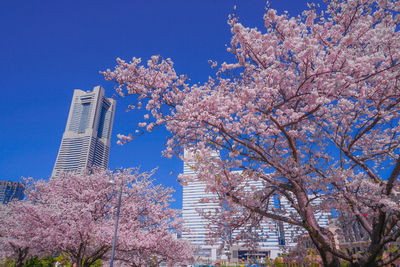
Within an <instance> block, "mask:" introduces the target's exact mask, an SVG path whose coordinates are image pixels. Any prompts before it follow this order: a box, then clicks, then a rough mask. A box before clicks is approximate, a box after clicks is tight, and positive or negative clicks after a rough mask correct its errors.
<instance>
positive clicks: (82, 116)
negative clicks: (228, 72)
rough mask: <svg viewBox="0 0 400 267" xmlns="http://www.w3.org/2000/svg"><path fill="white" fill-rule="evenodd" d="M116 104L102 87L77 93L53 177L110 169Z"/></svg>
mask: <svg viewBox="0 0 400 267" xmlns="http://www.w3.org/2000/svg"><path fill="white" fill-rule="evenodd" d="M115 104H116V101H115V100H114V99H111V98H106V97H105V95H104V89H103V88H102V87H101V86H96V87H94V88H93V91H86V92H85V91H82V90H74V94H73V97H72V102H71V107H70V110H69V114H68V120H67V125H66V127H65V131H64V134H63V137H62V141H61V145H60V149H59V151H58V155H57V160H56V163H55V165H54V169H53V173H52V177H56V176H59V175H60V173H62V172H83V171H85V170H87V169H90V168H92V167H99V168H101V169H107V167H108V158H109V153H110V140H111V130H112V125H113V120H114V114H115Z"/></svg>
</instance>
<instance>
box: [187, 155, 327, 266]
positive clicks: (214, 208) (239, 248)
mask: <svg viewBox="0 0 400 267" xmlns="http://www.w3.org/2000/svg"><path fill="white" fill-rule="evenodd" d="M188 153H190V152H188V151H185V158H187V156H188ZM214 156H216V155H214ZM237 173H238V174H239V173H240V171H238V172H237ZM183 174H184V175H185V176H186V177H192V178H191V179H189V180H190V181H189V182H186V183H184V185H183V201H182V217H183V220H184V228H185V229H186V230H185V231H184V232H183V234H182V238H183V239H186V240H188V241H189V242H190V243H191V244H192V245H193V246H195V247H196V248H197V252H196V255H195V256H196V257H195V258H197V259H201V260H202V261H203V262H204V263H212V262H215V261H218V260H229V261H231V262H235V261H236V262H237V261H240V260H245V259H247V258H251V257H253V256H254V257H257V258H261V257H263V258H276V257H278V256H279V255H280V254H282V253H284V252H286V249H288V248H290V247H293V246H295V245H296V242H295V238H296V236H298V235H301V234H304V233H305V232H304V230H301V229H299V228H298V227H295V226H293V225H290V224H288V223H285V222H279V221H274V220H271V219H267V218H265V219H264V220H263V222H261V225H260V228H259V229H257V230H255V231H254V236H257V238H258V242H257V243H258V247H257V249H256V250H254V248H250V247H248V246H246V245H245V242H241V241H239V242H238V243H236V244H231V245H230V247H225V248H224V249H221V248H220V245H221V242H219V243H218V242H216V243H215V244H214V245H210V244H209V243H208V241H210V240H209V239H208V233H209V230H208V229H209V227H210V226H211V228H212V227H215V226H214V225H213V224H212V223H211V222H210V221H208V220H207V219H205V218H204V217H203V216H202V215H201V214H200V213H202V212H219V211H221V207H220V205H219V201H218V198H217V196H216V195H214V194H213V193H209V192H207V191H206V184H205V183H204V182H202V181H199V180H198V179H196V171H195V163H193V162H184V169H183ZM246 187H248V190H259V189H262V188H264V186H263V184H262V182H261V181H248V182H247V186H246ZM245 190H246V189H245ZM203 198H208V199H210V200H211V201H207V202H206V203H203V202H201V201H200V200H201V199H203ZM271 203H273V206H274V208H275V210H276V211H277V212H286V213H291V212H294V209H293V208H292V207H291V206H290V204H289V202H288V201H287V199H285V198H282V197H278V196H277V195H275V196H273V197H271ZM238 216H240V214H239V215H238ZM317 219H318V221H319V223H320V225H321V226H323V227H327V226H328V213H317ZM241 230H243V229H236V230H233V231H232V232H231V233H230V235H231V239H232V240H233V239H234V238H235V237H236V236H237V235H238V234H239V233H240V231H241ZM227 231H229V230H227ZM227 255H229V256H227Z"/></svg>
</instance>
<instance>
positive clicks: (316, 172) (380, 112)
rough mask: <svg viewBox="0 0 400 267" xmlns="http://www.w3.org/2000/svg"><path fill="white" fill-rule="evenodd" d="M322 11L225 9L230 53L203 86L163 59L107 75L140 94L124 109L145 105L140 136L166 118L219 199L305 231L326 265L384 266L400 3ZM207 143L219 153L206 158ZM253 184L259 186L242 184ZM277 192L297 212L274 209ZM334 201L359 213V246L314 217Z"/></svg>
mask: <svg viewBox="0 0 400 267" xmlns="http://www.w3.org/2000/svg"><path fill="white" fill-rule="evenodd" d="M320 9H321V8H319V7H318V6H316V5H310V7H309V9H308V10H306V11H304V12H303V13H302V15H300V16H298V17H297V18H294V17H290V16H289V15H288V14H287V13H285V14H282V15H278V14H277V12H276V11H275V10H273V9H270V8H269V9H267V10H266V13H265V15H264V20H265V29H264V30H263V31H260V30H258V29H255V28H253V29H251V28H246V27H245V26H243V25H242V24H240V23H239V21H238V19H237V18H236V17H234V16H232V17H231V18H230V20H229V24H230V26H231V31H232V34H233V37H232V40H231V46H230V47H229V48H228V51H229V52H231V53H232V54H233V55H234V56H235V61H234V62H233V63H222V64H221V65H220V68H219V69H218V70H217V71H216V75H215V76H214V77H213V78H209V80H208V82H206V83H204V84H202V85H200V84H196V85H189V84H188V80H187V78H186V76H184V75H178V74H177V73H176V72H175V70H174V68H173V62H172V60H171V59H162V58H160V57H159V56H153V57H152V58H151V60H149V61H148V62H147V66H144V65H141V64H140V63H141V61H140V59H137V58H133V60H132V62H125V61H123V60H121V59H118V60H117V61H118V66H117V67H116V68H115V70H113V71H111V70H107V71H106V72H104V75H105V77H106V79H108V80H113V81H115V82H116V83H117V92H118V93H119V94H120V95H121V96H123V95H125V94H128V95H137V96H138V98H137V101H138V103H135V104H134V105H132V106H130V107H131V108H134V107H135V106H136V107H138V108H140V107H141V106H142V104H144V106H145V108H146V109H147V110H148V111H149V114H147V115H145V118H144V119H145V121H144V122H141V123H140V124H139V128H138V129H137V130H136V131H137V133H139V134H140V133H141V132H142V131H151V130H152V129H153V128H154V127H155V126H157V125H165V127H166V128H167V130H168V131H169V132H170V133H171V136H170V138H169V140H168V142H167V148H166V150H165V151H164V153H165V155H166V156H171V155H172V154H173V153H174V151H175V152H178V153H180V152H181V151H182V149H183V148H185V147H186V148H190V149H194V150H195V151H196V153H194V154H195V155H196V156H195V158H194V159H192V160H196V161H198V164H197V166H198V167H197V168H198V169H197V171H198V173H199V177H200V178H201V179H202V180H204V181H205V182H207V184H208V187H207V188H208V190H210V191H212V192H215V193H217V194H218V195H219V197H221V198H223V199H224V202H223V203H224V204H225V205H239V206H241V207H244V208H245V209H247V210H248V212H250V213H251V214H252V216H255V215H258V216H261V217H267V218H271V219H274V220H278V221H283V222H287V223H290V224H292V225H295V226H298V227H301V228H303V229H304V230H305V231H307V232H308V234H309V235H310V237H311V239H312V241H313V243H314V244H315V246H316V248H317V250H318V252H319V253H320V255H321V257H322V260H323V262H324V265H325V266H339V264H340V263H339V260H340V259H342V260H345V261H348V262H350V263H351V265H352V266H383V265H385V264H387V263H389V262H391V261H393V260H394V259H396V258H398V257H399V256H400V250H399V249H397V250H392V251H390V252H389V253H388V254H385V255H384V254H383V252H384V249H385V247H387V246H388V244H390V243H392V242H396V241H398V240H399V237H400V231H398V229H399V228H398V227H399V218H400V217H399V216H400V209H399V206H398V192H400V188H399V172H400V157H399V154H400V153H399V152H400V151H399V144H400V136H399V131H400V124H399V119H400V118H399V117H400V104H399V102H400V89H399V77H400V76H399V64H400V49H399V48H400V36H399V26H400V25H399V23H400V15H399V11H400V2H399V1H398V0H379V1H378V0H331V1H327V3H326V10H320ZM216 66H217V63H216V62H212V67H216ZM135 99H136V98H135ZM119 137H120V141H119V142H120V143H121V144H122V143H126V142H129V141H131V140H132V139H133V136H132V134H130V135H120V136H119ZM211 150H217V151H219V152H220V157H219V158H209V159H207V155H208V153H209V151H211ZM205 159H207V160H205ZM189 161H190V160H189ZM237 169H242V170H243V171H242V172H232V170H237ZM183 179H184V177H183ZM251 181H259V182H261V183H262V184H263V188H262V189H261V190H260V189H257V188H254V190H251V191H249V190H243V188H244V187H245V186H251ZM246 184H247V185H246ZM273 195H280V196H281V197H284V198H286V199H287V200H288V201H289V203H290V204H291V206H292V208H293V209H294V210H295V211H296V212H293V213H289V212H286V213H285V211H284V210H283V211H279V212H277V211H276V209H274V207H273V205H272V204H271V201H270V199H271V196H273ZM313 200H316V201H314V202H313ZM332 209H336V211H338V212H346V214H349V216H353V217H355V218H356V219H357V220H358V221H359V223H360V225H362V227H363V228H364V229H365V230H366V232H367V233H368V235H369V243H368V246H367V249H366V250H365V251H363V252H362V253H357V254H353V253H351V252H346V251H341V250H339V249H337V246H336V244H335V240H334V235H333V233H332V232H331V231H330V230H329V229H327V228H324V227H321V226H320V225H319V223H318V220H317V218H316V214H317V212H319V211H331V210H332ZM224 216H225V219H227V218H228V217H227V215H226V214H225V215H224Z"/></svg>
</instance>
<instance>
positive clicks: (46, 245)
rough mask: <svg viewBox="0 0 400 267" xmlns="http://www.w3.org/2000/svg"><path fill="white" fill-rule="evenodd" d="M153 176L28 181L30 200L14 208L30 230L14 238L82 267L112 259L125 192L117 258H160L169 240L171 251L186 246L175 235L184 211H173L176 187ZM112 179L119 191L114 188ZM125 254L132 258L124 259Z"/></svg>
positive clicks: (179, 255)
mask: <svg viewBox="0 0 400 267" xmlns="http://www.w3.org/2000/svg"><path fill="white" fill-rule="evenodd" d="M152 174H153V173H146V172H144V173H139V170H138V169H134V170H124V171H117V172H115V173H112V172H108V171H100V170H94V171H93V173H91V174H84V175H80V174H71V173H64V174H63V175H61V177H59V178H51V179H50V180H49V181H48V182H46V181H43V180H41V181H37V182H34V181H33V180H32V179H30V180H27V189H26V196H27V200H26V201H25V202H24V203H21V204H20V205H14V206H11V207H12V209H14V210H15V211H16V212H17V213H18V214H19V215H18V216H19V218H18V221H19V222H20V225H21V226H23V228H24V230H23V231H21V232H20V233H14V236H12V237H11V236H10V237H9V238H15V240H26V242H27V244H26V246H27V247H30V248H32V247H34V248H35V250H37V252H40V253H48V254H52V255H55V254H57V253H65V255H67V256H68V258H69V260H70V261H71V262H75V263H76V264H77V266H78V267H81V266H82V267H86V266H91V265H92V264H94V263H95V262H96V261H97V260H99V259H102V260H107V259H109V256H110V251H111V248H112V240H113V235H114V225H115V221H114V218H115V214H116V209H117V205H118V194H119V192H121V194H122V202H121V210H120V213H121V215H120V220H119V227H118V239H117V243H116V252H117V253H116V256H117V257H116V258H118V259H119V260H123V261H130V262H135V258H136V257H137V258H149V257H159V254H160V251H159V250H158V249H155V248H158V243H159V242H160V241H161V240H163V239H164V238H167V239H168V238H169V239H170V240H171V242H170V247H173V246H179V245H180V244H181V241H179V240H177V239H174V238H173V237H172V233H171V231H172V230H175V231H180V224H179V222H178V221H177V217H178V211H176V210H173V209H171V208H169V203H170V201H171V193H172V189H169V188H164V187H162V186H155V185H153V183H152V181H151V180H150V177H151V176H152ZM111 179H112V180H114V181H116V182H117V185H118V188H117V187H115V188H114V187H113V186H110V185H109V183H108V181H109V180H111ZM119 190H121V191H119ZM27 228H29V229H30V228H32V229H35V230H34V231H33V232H31V231H26V229H27ZM157 229H160V231H157ZM28 234H29V235H31V236H29V237H28ZM143 247H145V248H146V250H142V248H143ZM125 255H130V256H129V257H122V256H125ZM133 255H134V256H133ZM167 255H168V257H165V258H163V259H164V260H168V261H178V260H179V261H180V260H184V259H187V258H188V257H189V256H190V251H188V250H181V251H176V253H175V254H167ZM134 264H135V265H137V263H136V262H135V263H134Z"/></svg>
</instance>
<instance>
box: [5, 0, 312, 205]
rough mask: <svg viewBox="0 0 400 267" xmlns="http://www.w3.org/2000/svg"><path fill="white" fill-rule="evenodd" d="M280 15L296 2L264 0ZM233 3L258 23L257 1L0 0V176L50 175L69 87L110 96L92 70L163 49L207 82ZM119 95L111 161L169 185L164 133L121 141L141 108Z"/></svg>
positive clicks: (177, 166) (172, 166)
mask: <svg viewBox="0 0 400 267" xmlns="http://www.w3.org/2000/svg"><path fill="white" fill-rule="evenodd" d="M270 2H271V6H272V8H275V9H277V10H278V11H279V13H281V12H283V11H284V10H288V11H289V13H290V14H291V15H297V14H299V12H301V11H302V10H303V9H305V8H306V1H303V0H271V1H270ZM234 5H236V6H237V14H238V16H239V18H240V22H241V23H242V24H244V25H246V26H249V27H258V28H259V29H263V26H262V25H263V19H262V16H263V12H264V7H265V1H263V0H202V1H191V0H168V1H162V0H158V1H155V0H123V1H120V0H115V1H104V0H97V1H86V0H85V1H81V0H79V1H78V0H71V1H54V0H40V1H32V0H14V1H5V0H3V1H1V5H0V34H1V36H0V38H1V39H0V40H1V41H0V59H1V63H0V90H1V98H0V111H1V112H0V180H12V181H18V180H20V179H21V176H24V177H28V176H31V177H34V178H35V179H39V178H43V179H48V177H49V176H50V174H51V171H52V169H53V165H54V162H55V159H56V157H57V152H58V148H59V145H60V142H61V137H62V134H63V131H64V128H65V124H66V121H67V115H68V111H69V106H70V102H71V98H72V94H73V90H74V89H82V90H91V89H92V88H93V87H94V86H96V85H99V84H100V85H102V86H103V87H104V88H105V89H106V94H107V96H111V95H112V94H113V84H112V83H111V82H106V81H105V80H104V78H103V76H102V75H100V74H99V71H101V70H105V69H107V68H113V67H114V66H115V65H116V62H115V59H116V58H117V57H120V58H122V59H125V60H130V59H131V58H132V57H133V56H135V57H141V58H142V59H144V60H145V61H147V59H148V58H149V57H150V56H151V55H154V54H160V55H162V56H163V57H170V58H172V60H173V61H174V62H175V68H176V70H177V71H178V72H179V73H180V74H187V75H188V76H189V77H190V78H191V80H192V82H193V83H196V82H203V81H205V80H207V78H208V75H209V74H210V73H211V72H210V68H209V64H208V62H207V61H208V60H209V59H213V60H217V61H218V62H221V61H223V60H227V61H232V60H233V58H232V57H231V56H230V54H229V53H228V52H226V45H227V44H229V42H230V38H231V33H230V29H229V27H228V25H227V23H226V21H227V17H228V15H229V14H230V13H232V11H233V6H234ZM129 103H130V99H129V97H127V98H125V99H117V110H116V114H115V120H114V127H113V138H112V144H111V152H110V161H109V168H110V169H115V168H118V167H125V168H128V167H135V166H141V169H142V170H151V169H153V168H155V167H158V168H159V169H158V171H157V173H156V176H155V178H156V183H161V184H163V185H166V186H172V187H174V188H175V189H176V194H175V199H176V200H177V201H176V203H174V205H173V206H174V207H176V208H180V207H181V199H182V196H181V194H182V190H181V188H180V186H179V184H178V183H177V182H176V177H177V175H178V174H179V173H180V172H181V171H182V167H183V164H182V162H181V161H180V160H179V159H177V158H173V159H165V158H162V157H161V151H162V149H163V146H164V142H165V140H166V132H165V131H164V130H157V131H156V132H154V133H151V134H147V135H146V136H142V137H141V138H139V139H137V140H135V141H134V142H132V143H130V144H127V145H125V146H118V145H116V141H117V138H116V135H117V134H118V133H124V134H127V133H129V132H130V131H133V130H134V128H135V126H136V125H137V123H138V121H139V120H140V119H141V118H142V114H135V113H134V112H132V111H131V112H128V113H127V112H125V110H126V107H127V105H128V104H129Z"/></svg>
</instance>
